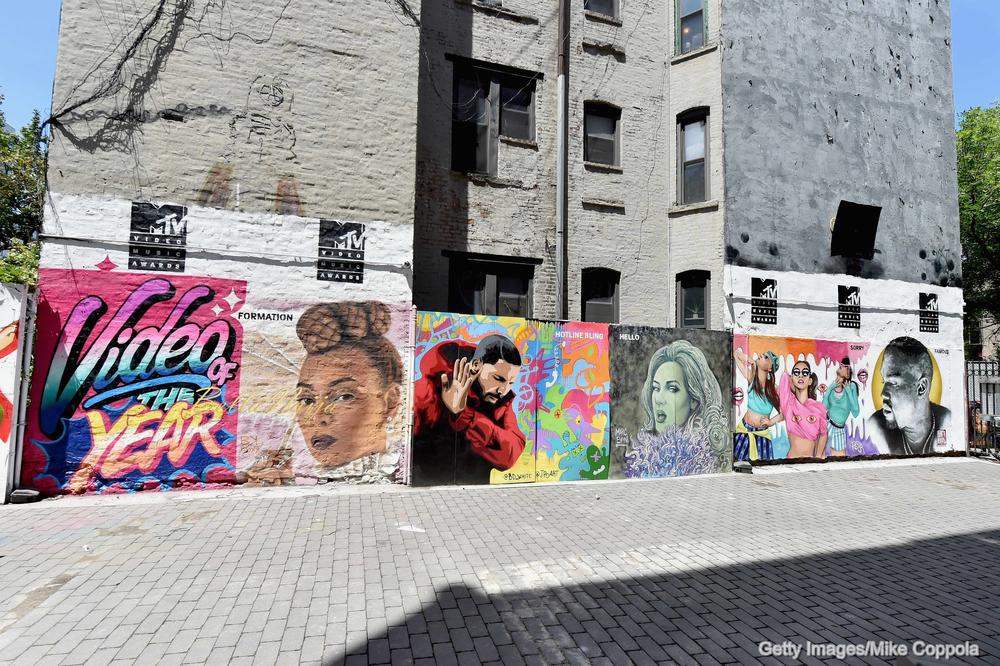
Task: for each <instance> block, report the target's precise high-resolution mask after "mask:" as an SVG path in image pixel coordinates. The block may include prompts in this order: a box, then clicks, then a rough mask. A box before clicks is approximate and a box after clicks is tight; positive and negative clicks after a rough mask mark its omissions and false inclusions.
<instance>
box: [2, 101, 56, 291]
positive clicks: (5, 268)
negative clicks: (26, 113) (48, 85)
mask: <svg viewBox="0 0 1000 666" xmlns="http://www.w3.org/2000/svg"><path fill="white" fill-rule="evenodd" d="M2 104H3V97H2V96H0V107H2ZM41 124H42V123H41V120H40V118H39V116H38V112H37V111H36V112H35V114H34V116H33V117H32V119H31V122H30V123H28V125H26V126H25V127H23V128H22V129H21V131H20V132H10V131H8V130H7V129H6V127H5V118H4V114H3V110H2V108H0V279H2V280H3V281H4V282H27V283H29V284H34V282H35V280H36V275H37V272H38V251H39V248H38V234H39V233H40V232H41V230H42V211H43V206H44V196H45V167H46V157H47V155H46V146H47V143H48V140H47V139H46V138H45V136H43V134H42V128H41Z"/></svg>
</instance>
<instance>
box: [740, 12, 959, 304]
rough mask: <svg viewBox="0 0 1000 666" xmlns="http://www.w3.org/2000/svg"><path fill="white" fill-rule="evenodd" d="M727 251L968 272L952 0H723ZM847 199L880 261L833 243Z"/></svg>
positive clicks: (818, 263) (936, 273)
mask: <svg viewBox="0 0 1000 666" xmlns="http://www.w3.org/2000/svg"><path fill="white" fill-rule="evenodd" d="M722 18H723V26H722V37H723V66H722V79H723V91H724V95H723V99H724V103H725V115H724V133H725V138H724V140H725V144H724V146H725V167H726V168H725V178H726V209H727V213H726V215H727V219H726V243H727V248H726V250H727V257H728V260H729V261H730V262H731V263H734V264H736V265H741V266H754V267H758V268H767V269H771V270H795V271H803V272H820V273H851V274H855V275H860V276H863V277H871V278H879V277H881V278H891V279H899V280H907V281H913V282H917V281H926V282H930V283H935V284H941V285H951V286H960V284H961V259H960V246H959V230H958V200H957V196H958V195H957V186H956V181H955V134H954V102H953V96H952V74H951V20H950V15H949V6H948V0H867V1H865V0H837V1H834V0H771V1H770V2H760V0H727V1H726V3H725V5H724V9H723V17H722ZM841 199H846V200H849V201H855V202H858V203H865V204H873V205H879V206H882V217H881V221H880V223H879V231H878V236H877V238H876V242H875V248H876V253H875V257H874V259H873V260H872V261H864V260H845V259H843V258H839V257H831V256H830V237H831V232H830V219H831V218H832V217H834V216H835V214H836V212H837V206H838V204H839V202H840V200H841Z"/></svg>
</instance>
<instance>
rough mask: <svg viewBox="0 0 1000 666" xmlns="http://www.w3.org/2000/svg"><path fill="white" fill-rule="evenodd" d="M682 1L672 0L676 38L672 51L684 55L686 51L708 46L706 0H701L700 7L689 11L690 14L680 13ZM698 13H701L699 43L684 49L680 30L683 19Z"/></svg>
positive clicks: (682, 35)
mask: <svg viewBox="0 0 1000 666" xmlns="http://www.w3.org/2000/svg"><path fill="white" fill-rule="evenodd" d="M683 2H684V0H674V17H675V20H674V23H675V24H676V28H675V34H676V39H675V44H674V52H675V53H676V54H677V55H685V54H687V53H691V52H693V51H697V50H698V49H703V48H705V47H706V46H708V0H701V8H700V9H699V10H698V11H695V12H691V13H690V14H685V15H682V14H681V11H682V6H683ZM699 13H700V14H701V45H699V46H692V47H691V48H689V49H687V50H685V49H684V34H683V32H682V30H683V23H684V19H685V18H687V17H688V16H694V15H695V14H699Z"/></svg>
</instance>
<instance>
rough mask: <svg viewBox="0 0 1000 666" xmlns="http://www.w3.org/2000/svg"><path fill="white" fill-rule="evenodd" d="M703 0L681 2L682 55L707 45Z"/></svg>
mask: <svg viewBox="0 0 1000 666" xmlns="http://www.w3.org/2000/svg"><path fill="white" fill-rule="evenodd" d="M704 4H705V3H704V1H703V0H680V22H679V23H678V31H679V35H680V47H681V48H680V50H681V53H687V52H688V51H694V50H695V49H700V48H701V47H702V46H704V45H705V6H704Z"/></svg>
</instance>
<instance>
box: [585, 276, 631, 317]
mask: <svg viewBox="0 0 1000 666" xmlns="http://www.w3.org/2000/svg"><path fill="white" fill-rule="evenodd" d="M620 281H621V273H619V272H618V271H614V270H611V269H609V268H584V269H583V281H582V286H581V289H580V300H581V310H582V311H581V313H580V316H581V318H582V320H583V321H594V322H601V323H604V324H617V323H618V319H619V301H618V286H619V282H620Z"/></svg>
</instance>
